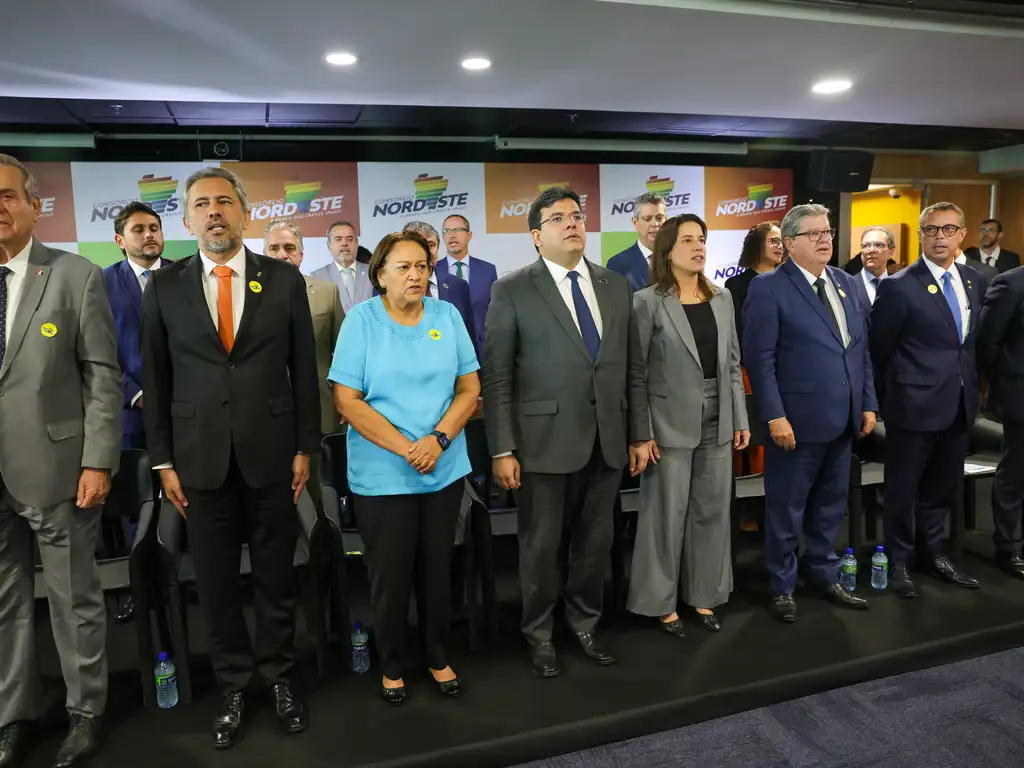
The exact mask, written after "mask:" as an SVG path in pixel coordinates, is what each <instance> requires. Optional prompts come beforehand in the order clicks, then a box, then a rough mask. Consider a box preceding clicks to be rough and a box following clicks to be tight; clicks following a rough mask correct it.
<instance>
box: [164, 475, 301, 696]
mask: <svg viewBox="0 0 1024 768" xmlns="http://www.w3.org/2000/svg"><path fill="white" fill-rule="evenodd" d="M183 490H184V492H185V498H187V499H188V502H189V506H188V508H187V509H186V513H187V518H186V519H187V522H188V538H189V543H190V544H191V547H192V557H193V560H194V561H195V569H196V587H197V588H198V590H199V601H200V604H201V605H202V609H203V614H204V615H205V618H206V622H207V625H208V626H209V627H210V659H211V661H212V663H213V671H214V674H215V675H216V678H217V685H218V687H219V688H220V690H221V692H222V693H223V694H224V695H227V694H230V693H235V692H238V691H243V690H245V689H247V688H248V687H249V686H250V682H251V680H252V678H253V675H254V672H259V674H260V677H261V678H263V680H264V682H265V683H267V684H268V685H273V684H276V683H288V682H290V681H289V679H288V676H289V675H290V673H291V671H292V667H293V666H294V665H295V649H294V645H295V574H294V570H293V567H292V563H293V561H294V558H295V546H296V543H297V541H298V536H299V517H298V514H297V513H296V510H295V504H294V503H293V502H292V498H293V496H294V492H293V491H292V489H291V482H290V481H284V482H280V483H275V484H273V485H270V486H267V487H266V488H259V489H256V488H250V487H249V486H248V485H246V483H245V480H244V479H243V478H242V473H241V472H240V471H239V469H238V465H237V463H236V462H235V457H234V456H232V457H231V461H230V465H229V468H228V475H227V478H226V480H225V481H224V485H223V486H221V487H220V488H218V489H216V490H213V491H200V490H197V489H195V488H188V487H185V488H183ZM243 543H245V544H248V545H249V560H250V562H251V564H252V582H253V587H254V603H255V606H254V607H255V613H256V632H255V635H256V637H255V653H254V651H253V643H252V641H251V640H250V638H249V630H248V628H247V627H246V624H245V617H244V616H243V614H242V586H241V583H240V580H239V569H240V565H241V556H242V544H243Z"/></svg>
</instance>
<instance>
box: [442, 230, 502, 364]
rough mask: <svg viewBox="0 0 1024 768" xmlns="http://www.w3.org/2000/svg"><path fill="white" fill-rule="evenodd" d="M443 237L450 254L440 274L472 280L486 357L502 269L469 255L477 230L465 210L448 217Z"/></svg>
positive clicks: (480, 347)
mask: <svg viewBox="0 0 1024 768" xmlns="http://www.w3.org/2000/svg"><path fill="white" fill-rule="evenodd" d="M441 237H443V238H444V245H445V248H446V249H447V251H448V255H447V257H445V258H443V259H438V260H437V266H436V268H435V271H436V274H437V277H438V279H439V280H441V281H444V280H446V279H447V278H448V276H449V275H453V276H455V277H457V278H459V279H460V280H465V281H466V282H467V283H469V301H470V304H472V306H473V324H474V325H475V326H476V328H475V331H476V333H475V334H474V335H473V346H475V347H476V354H477V357H478V358H479V359H480V360H483V359H484V358H483V355H484V343H485V340H486V338H487V307H488V305H489V304H490V303H491V286H492V285H493V284H494V281H495V280H497V279H498V270H497V269H495V267H494V265H493V264H491V262H489V261H484V260H483V259H478V258H477V257H476V256H470V255H469V243H470V241H471V240H472V239H473V230H472V229H471V228H470V226H469V219H467V218H466V217H465V216H463V215H462V214H458V213H456V214H453V215H451V216H449V217H448V218H447V219H445V220H444V223H443V224H442V226H441Z"/></svg>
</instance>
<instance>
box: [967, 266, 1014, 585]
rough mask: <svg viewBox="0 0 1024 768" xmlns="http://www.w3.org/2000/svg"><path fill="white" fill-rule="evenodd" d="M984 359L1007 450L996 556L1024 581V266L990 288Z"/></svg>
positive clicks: (995, 495)
mask: <svg viewBox="0 0 1024 768" xmlns="http://www.w3.org/2000/svg"><path fill="white" fill-rule="evenodd" d="M978 359H979V362H980V364H981V368H982V370H983V371H984V372H985V375H986V376H987V378H988V380H989V385H990V386H991V387H992V390H991V394H990V398H991V399H992V400H994V401H995V402H996V404H997V408H998V409H999V411H1000V413H1001V415H1002V420H1003V453H1002V457H1001V458H1000V459H999V466H998V467H997V468H996V475H995V478H993V480H992V517H993V519H994V521H995V528H996V530H995V535H994V536H993V539H994V541H995V545H996V559H997V561H998V563H999V566H1000V567H1001V568H1002V569H1003V570H1004V571H1006V572H1007V573H1008V574H1010V575H1011V576H1014V577H1016V578H1018V579H1024V559H1022V557H1021V549H1022V547H1024V535H1022V531H1021V528H1022V525H1024V267H1015V268H1014V269H1011V270H1009V271H1007V272H1004V273H1003V274H1002V275H999V276H998V277H996V278H995V279H994V280H993V281H992V284H991V285H990V286H989V288H988V293H986V294H985V303H984V304H983V305H982V307H981V319H980V321H979V323H978Z"/></svg>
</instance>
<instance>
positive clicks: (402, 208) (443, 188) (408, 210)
mask: <svg viewBox="0 0 1024 768" xmlns="http://www.w3.org/2000/svg"><path fill="white" fill-rule="evenodd" d="M412 189H413V193H412V194H411V195H403V196H399V197H386V198H382V199H380V200H375V201H374V203H373V218H375V219H376V218H378V217H382V216H383V217H386V216H403V217H406V218H410V217H412V216H415V215H417V214H422V213H433V212H435V211H443V212H445V213H456V212H458V211H461V210H464V209H465V208H466V207H467V206H468V205H469V192H451V193H449V192H448V179H446V178H445V177H444V176H431V175H430V174H427V173H421V174H419V175H417V176H416V178H415V179H413V181H412Z"/></svg>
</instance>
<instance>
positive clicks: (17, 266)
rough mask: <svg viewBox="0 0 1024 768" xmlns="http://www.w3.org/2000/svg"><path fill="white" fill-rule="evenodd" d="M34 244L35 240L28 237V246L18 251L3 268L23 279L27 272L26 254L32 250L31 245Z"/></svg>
mask: <svg viewBox="0 0 1024 768" xmlns="http://www.w3.org/2000/svg"><path fill="white" fill-rule="evenodd" d="M34 242H35V239H34V238H31V237H30V238H29V239H28V245H26V246H25V247H24V248H22V249H21V250H20V251H18V253H17V254H16V255H15V256H14V258H13V259H11V260H10V261H8V262H7V263H6V264H4V266H5V267H7V268H8V269H9V270H11V272H14V273H15V274H17V275H18V276H19V277H24V275H25V272H26V271H27V270H28V254H29V252H30V251H31V250H32V243H34Z"/></svg>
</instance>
